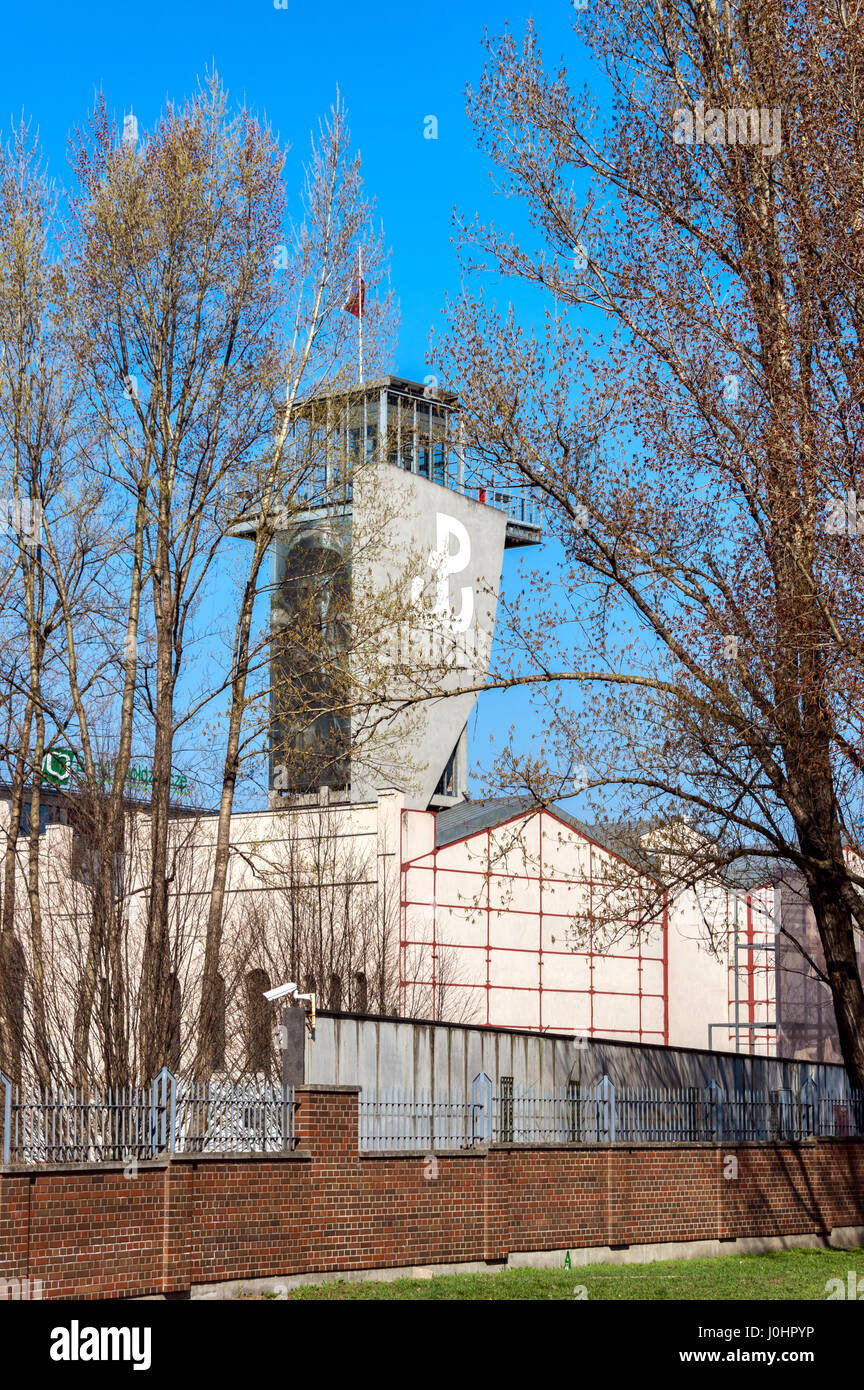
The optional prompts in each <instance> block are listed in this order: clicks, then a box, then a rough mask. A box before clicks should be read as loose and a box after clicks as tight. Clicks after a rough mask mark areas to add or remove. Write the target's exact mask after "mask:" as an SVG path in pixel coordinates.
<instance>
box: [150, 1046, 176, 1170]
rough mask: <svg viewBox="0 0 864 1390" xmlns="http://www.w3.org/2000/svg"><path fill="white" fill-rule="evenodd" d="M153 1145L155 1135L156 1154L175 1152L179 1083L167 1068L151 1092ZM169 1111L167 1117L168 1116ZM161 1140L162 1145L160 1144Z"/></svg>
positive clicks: (160, 1074)
mask: <svg viewBox="0 0 864 1390" xmlns="http://www.w3.org/2000/svg"><path fill="white" fill-rule="evenodd" d="M150 1097H151V1119H150V1136H151V1145H152V1144H153V1138H154V1135H155V1140H156V1152H157V1153H159V1152H161V1151H162V1150H163V1149H167V1150H168V1152H169V1154H173V1152H174V1128H175V1123H176V1118H177V1081H176V1079H175V1077H174V1076H173V1075H172V1073H171V1072H170V1071H169V1070H168V1068H167V1067H163V1068H162V1070H161V1071H160V1073H159V1075H158V1076H157V1077H156V1078H155V1080H154V1082H153V1085H152V1087H151V1091H150ZM166 1110H167V1112H168V1113H167V1116H166V1113H165V1112H166ZM160 1140H161V1143H160Z"/></svg>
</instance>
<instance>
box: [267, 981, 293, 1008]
mask: <svg viewBox="0 0 864 1390" xmlns="http://www.w3.org/2000/svg"><path fill="white" fill-rule="evenodd" d="M296 993H297V986H296V985H295V984H294V983H293V982H292V983H291V984H290V985H277V986H276V988H275V989H265V991H264V998H265V999H269V1000H270V1002H271V1003H272V1002H273V1000H274V999H284V997H285V995H286V994H296Z"/></svg>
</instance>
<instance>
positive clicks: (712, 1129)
mask: <svg viewBox="0 0 864 1390" xmlns="http://www.w3.org/2000/svg"><path fill="white" fill-rule="evenodd" d="M705 1104H706V1106H707V1110H708V1133H709V1135H710V1137H711V1138H712V1139H715V1140H716V1139H722V1138H723V1124H722V1119H723V1111H722V1108H721V1107H722V1105H723V1092H722V1090H721V1089H720V1087H719V1086H718V1084H717V1082H716V1080H714V1078H713V1077H712V1079H711V1080H710V1081H709V1082H708V1085H707V1086H706V1087H705Z"/></svg>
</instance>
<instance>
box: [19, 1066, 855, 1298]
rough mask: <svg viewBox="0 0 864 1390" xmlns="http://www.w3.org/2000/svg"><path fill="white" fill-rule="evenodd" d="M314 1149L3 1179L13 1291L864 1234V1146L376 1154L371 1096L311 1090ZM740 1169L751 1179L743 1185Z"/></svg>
mask: <svg viewBox="0 0 864 1390" xmlns="http://www.w3.org/2000/svg"><path fill="white" fill-rule="evenodd" d="M298 1099H299V1102H300V1105H299V1112H298V1133H299V1135H300V1147H299V1148H298V1150H297V1152H296V1153H294V1154H291V1155H286V1156H284V1157H271V1158H260V1157H258V1158H247V1157H243V1156H238V1157H232V1158H229V1157H224V1156H219V1157H216V1158H211V1157H197V1158H184V1157H180V1158H176V1159H173V1160H171V1161H163V1160H160V1161H156V1162H152V1163H142V1164H141V1165H140V1166H139V1168H138V1172H137V1175H135V1176H131V1177H127V1176H124V1170H123V1165H122V1164H106V1165H104V1166H102V1167H97V1166H94V1165H90V1166H87V1165H77V1166H76V1165H70V1166H66V1167H62V1166H57V1165H54V1166H44V1167H39V1168H30V1169H26V1170H25V1169H14V1168H8V1169H5V1170H0V1278H4V1279H12V1278H19V1279H23V1278H24V1277H25V1276H29V1278H30V1279H31V1281H32V1280H35V1279H41V1280H42V1283H43V1297H45V1298H70V1297H86V1298H112V1297H122V1296H130V1295H135V1294H139V1295H140V1294H148V1293H177V1294H182V1293H183V1292H184V1291H186V1290H188V1289H189V1288H190V1286H191V1285H193V1284H203V1283H210V1282H219V1281H222V1280H235V1279H236V1280H242V1279H253V1278H264V1277H267V1276H278V1275H287V1274H295V1273H303V1272H312V1271H327V1270H348V1269H369V1268H372V1267H374V1266H379V1267H384V1266H399V1265H411V1264H434V1263H449V1262H457V1261H461V1260H484V1259H485V1260H503V1259H505V1258H506V1257H507V1255H508V1254H509V1253H510V1252H511V1251H518V1250H543V1249H550V1250H554V1249H564V1248H568V1247H569V1248H574V1247H577V1246H589V1245H632V1244H642V1243H646V1242H659V1241H671V1240H682V1241H684V1240H704V1239H715V1238H724V1237H725V1238H734V1237H735V1236H746V1235H780V1234H800V1233H805V1232H807V1233H823V1232H828V1231H830V1230H831V1228H832V1227H835V1226H860V1225H864V1143H862V1142H860V1141H855V1140H820V1141H809V1142H807V1143H804V1144H776V1145H767V1146H766V1145H760V1146H757V1145H746V1144H744V1145H722V1144H721V1145H709V1144H692V1145H669V1146H662V1145H655V1146H651V1145H639V1146H631V1147H628V1146H624V1145H621V1146H616V1147H614V1148H610V1147H606V1146H598V1147H591V1146H587V1145H586V1146H582V1147H575V1146H574V1147H567V1146H560V1147H556V1146H552V1145H550V1146H545V1147H538V1148H523V1147H520V1146H515V1145H511V1146H504V1145H499V1146H495V1147H492V1148H490V1149H489V1150H488V1151H486V1150H481V1151H475V1152H469V1153H450V1154H436V1155H435V1156H434V1160H433V1159H431V1158H430V1157H429V1156H426V1155H422V1154H421V1155H418V1154H416V1153H415V1154H393V1153H390V1154H376V1155H373V1154H369V1155H366V1154H364V1155H363V1156H361V1155H360V1154H359V1152H358V1149H357V1091H356V1089H354V1088H346V1087H343V1088H335V1087H334V1088H332V1089H323V1088H315V1089H313V1088H309V1089H308V1090H303V1091H301V1092H298ZM730 1157H732V1158H734V1159H735V1161H736V1162H737V1165H738V1175H737V1177H726V1176H724V1172H726V1171H729V1168H730V1164H729V1159H730Z"/></svg>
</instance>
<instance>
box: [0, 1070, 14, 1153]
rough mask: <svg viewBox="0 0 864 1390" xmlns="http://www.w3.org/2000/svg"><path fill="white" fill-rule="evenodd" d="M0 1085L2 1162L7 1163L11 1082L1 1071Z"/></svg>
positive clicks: (9, 1140)
mask: <svg viewBox="0 0 864 1390" xmlns="http://www.w3.org/2000/svg"><path fill="white" fill-rule="evenodd" d="M0 1085H2V1087H3V1162H4V1163H9V1161H10V1154H11V1151H12V1082H11V1081H10V1080H9V1077H8V1076H7V1075H6V1073H5V1072H2V1071H0Z"/></svg>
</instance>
